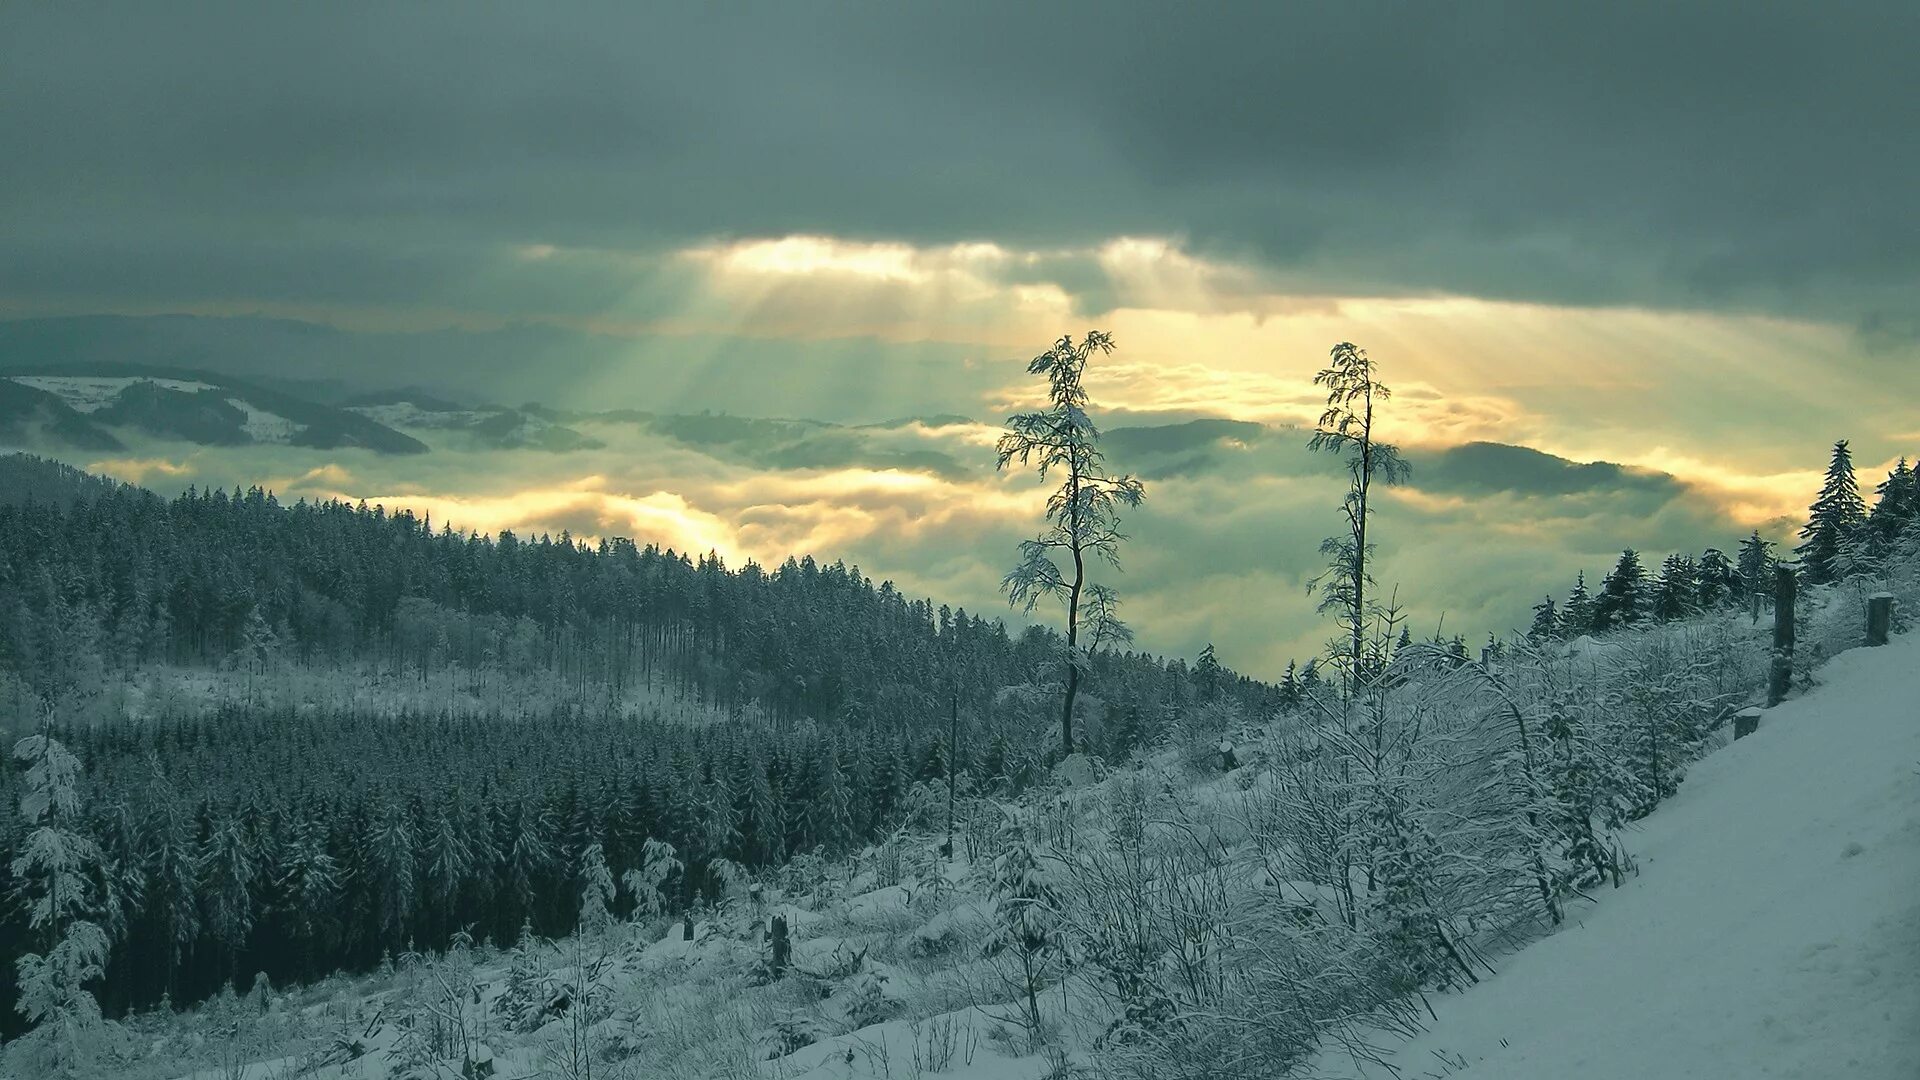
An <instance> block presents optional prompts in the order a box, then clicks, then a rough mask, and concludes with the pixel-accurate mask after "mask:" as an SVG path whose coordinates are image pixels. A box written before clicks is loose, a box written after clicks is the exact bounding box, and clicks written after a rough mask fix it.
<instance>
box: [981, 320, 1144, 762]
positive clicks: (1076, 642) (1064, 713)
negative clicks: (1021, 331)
mask: <svg viewBox="0 0 1920 1080" xmlns="http://www.w3.org/2000/svg"><path fill="white" fill-rule="evenodd" d="M1112 351H1113V337H1112V335H1110V334H1107V333H1105V332H1103V331H1099V330H1089V331H1088V332H1087V334H1086V336H1085V337H1083V338H1081V339H1080V341H1079V342H1078V343H1075V341H1074V340H1073V338H1072V336H1071V335H1068V336H1064V337H1062V338H1061V339H1060V340H1058V341H1056V342H1054V344H1053V347H1052V348H1051V349H1048V350H1047V351H1046V352H1043V353H1041V354H1040V355H1039V356H1036V357H1034V358H1033V361H1032V362H1031V363H1029V364H1028V365H1027V372H1028V373H1029V374H1032V375H1044V376H1046V378H1047V385H1048V393H1047V400H1048V407H1047V408H1046V409H1044V410H1041V411H1038V412H1029V413H1020V414H1018V415H1016V416H1010V417H1008V418H1007V430H1006V432H1005V433H1004V434H1002V435H1001V436H1000V441H999V444H998V446H997V447H996V448H995V452H996V455H997V457H998V467H999V468H1001V469H1004V468H1006V467H1007V466H1008V465H1010V464H1012V463H1014V462H1016V461H1017V462H1019V463H1020V464H1021V465H1022V466H1028V465H1031V466H1034V467H1035V468H1037V469H1038V471H1039V473H1040V479H1041V480H1042V481H1043V482H1044V481H1045V480H1046V478H1047V476H1048V474H1049V473H1053V474H1056V475H1059V476H1061V478H1062V480H1061V484H1060V488H1059V490H1057V491H1055V492H1054V493H1053V494H1052V495H1051V496H1049V497H1048V499H1047V506H1046V519H1047V527H1046V528H1045V529H1043V530H1042V531H1041V533H1040V535H1038V536H1036V537H1034V538H1033V539H1031V540H1024V541H1021V544H1020V564H1019V565H1018V566H1016V567H1014V569H1013V570H1012V571H1011V572H1009V573H1008V574H1007V576H1006V578H1005V579H1004V580H1003V581H1002V582H1001V586H1002V588H1003V589H1004V591H1005V592H1006V594H1007V599H1008V600H1009V601H1010V602H1011V603H1013V604H1014V605H1015V606H1018V607H1021V608H1023V609H1024V610H1026V611H1029V612H1031V611H1032V610H1033V609H1034V606H1035V605H1036V604H1038V603H1039V602H1040V601H1041V600H1042V599H1052V600H1058V601H1059V602H1060V603H1061V604H1062V606H1063V607H1065V609H1066V620H1067V641H1066V646H1067V656H1066V693H1065V697H1064V701H1063V702H1062V705H1061V712H1060V754H1061V756H1062V757H1065V756H1067V755H1070V754H1072V753H1073V752H1074V749H1075V745H1074V739H1073V701H1074V698H1075V696H1076V695H1077V694H1078V693H1079V689H1080V677H1081V674H1082V671H1083V669H1084V668H1085V667H1086V663H1087V661H1086V657H1085V656H1084V655H1083V654H1082V652H1083V650H1082V646H1081V643H1080V635H1081V629H1082V627H1081V623H1082V618H1081V616H1082V611H1081V603H1082V600H1083V599H1084V598H1085V593H1086V591H1087V570H1088V567H1087V562H1088V560H1089V559H1090V558H1099V559H1101V560H1103V561H1105V562H1106V563H1107V564H1108V565H1109V566H1111V567H1112V568H1113V569H1115V570H1118V569H1119V568H1120V556H1119V547H1120V543H1121V541H1123V540H1125V539H1126V535H1125V534H1124V533H1122V532H1121V531H1120V512H1121V511H1122V510H1123V509H1129V508H1132V507H1137V506H1139V505H1140V502H1141V500H1142V499H1143V498H1145V496H1146V486H1145V485H1144V484H1142V483H1141V482H1140V481H1139V480H1137V479H1135V478H1134V477H1132V476H1114V475H1113V474H1111V473H1110V472H1108V471H1107V467H1106V455H1105V454H1104V453H1103V452H1101V450H1100V430H1099V428H1098V427H1096V426H1095V425H1094V422H1093V420H1092V418H1091V417H1089V416H1088V415H1087V392H1086V388H1085V385H1084V381H1083V380H1084V377H1085V375H1086V370H1087V362H1088V361H1089V360H1091V359H1092V358H1093V356H1094V354H1095V353H1099V354H1103V355H1104V354H1106V353H1110V352H1112ZM1061 560H1065V561H1066V562H1067V564H1068V565H1069V567H1070V572H1065V573H1063V572H1062V570H1061ZM1100 599H1101V603H1100V605H1099V607H1100V612H1099V614H1100V616H1101V618H1100V620H1099V624H1098V625H1095V626H1093V627H1092V629H1093V631H1094V633H1093V634H1092V635H1091V636H1092V638H1093V640H1094V642H1095V644H1096V646H1097V644H1098V643H1099V642H1100V639H1101V638H1103V637H1106V636H1109V635H1112V636H1115V637H1118V636H1120V634H1121V633H1122V631H1121V630H1120V628H1119V624H1118V621H1117V620H1116V619H1115V618H1114V617H1113V609H1114V606H1115V604H1114V600H1113V595H1112V593H1111V591H1106V592H1103V593H1102V595H1101V597H1100ZM1086 651H1091V650H1086Z"/></svg>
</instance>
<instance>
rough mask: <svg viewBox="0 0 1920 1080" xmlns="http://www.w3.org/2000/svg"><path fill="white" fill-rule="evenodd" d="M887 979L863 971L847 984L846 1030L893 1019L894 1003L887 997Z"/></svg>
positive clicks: (877, 974) (883, 976)
mask: <svg viewBox="0 0 1920 1080" xmlns="http://www.w3.org/2000/svg"><path fill="white" fill-rule="evenodd" d="M886 982H887V977H886V976H885V975H883V974H881V973H880V972H877V971H864V972H861V973H860V974H859V975H857V976H855V977H854V978H853V979H852V980H851V981H849V982H848V983H847V991H846V1001H845V1008H846V1014H847V1030H848V1031H858V1030H860V1029H861V1028H863V1027H870V1026H872V1025H874V1024H879V1023H884V1022H885V1021H887V1020H890V1019H892V1018H893V1014H894V1011H895V1008H894V1002H893V1000H892V999H891V998H889V997H887V992H886Z"/></svg>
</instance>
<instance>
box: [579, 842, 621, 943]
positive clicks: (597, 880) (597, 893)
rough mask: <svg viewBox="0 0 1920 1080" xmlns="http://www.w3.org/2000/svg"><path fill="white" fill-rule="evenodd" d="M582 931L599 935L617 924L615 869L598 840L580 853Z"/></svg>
mask: <svg viewBox="0 0 1920 1080" xmlns="http://www.w3.org/2000/svg"><path fill="white" fill-rule="evenodd" d="M580 881H581V889H580V931H581V932H582V933H587V934H597V933H601V932H603V931H605V930H607V929H608V928H609V927H611V926H612V925H613V901H614V886H613V871H612V870H609V869H607V854H606V851H605V849H603V848H602V847H601V846H600V841H598V840H595V841H593V842H592V843H590V844H588V845H587V849H586V851H584V852H582V853H581V855H580Z"/></svg>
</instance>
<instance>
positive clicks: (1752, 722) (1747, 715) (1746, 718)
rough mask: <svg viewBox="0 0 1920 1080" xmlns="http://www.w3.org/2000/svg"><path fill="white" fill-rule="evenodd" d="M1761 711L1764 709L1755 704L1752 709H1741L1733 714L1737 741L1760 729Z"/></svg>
mask: <svg viewBox="0 0 1920 1080" xmlns="http://www.w3.org/2000/svg"><path fill="white" fill-rule="evenodd" d="M1761 712H1762V710H1761V709H1760V708H1759V707H1758V706H1755V707H1753V708H1750V709H1741V710H1740V711H1739V712H1737V713H1734V714H1733V737H1734V739H1735V740H1736V741H1737V740H1740V739H1744V738H1746V737H1747V736H1749V735H1751V734H1753V733H1754V732H1756V731H1758V730H1760V713H1761Z"/></svg>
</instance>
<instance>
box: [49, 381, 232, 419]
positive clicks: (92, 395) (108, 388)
mask: <svg viewBox="0 0 1920 1080" xmlns="http://www.w3.org/2000/svg"><path fill="white" fill-rule="evenodd" d="M11 378H12V380H13V381H14V382H17V383H19V384H20V385H22V386H31V387H33V388H34V389H35V390H44V391H46V392H47V393H49V394H52V395H53V396H55V397H57V398H59V399H60V400H62V401H64V402H66V403H67V405H68V406H69V407H71V408H72V409H73V410H74V411H75V412H83V413H90V412H98V411H99V410H101V409H104V408H106V407H107V406H109V405H111V404H113V399H114V398H116V397H118V396H119V395H120V391H122V390H125V389H126V388H127V387H129V386H132V385H133V384H134V383H152V384H154V385H155V386H158V387H160V388H161V389H163V390H175V391H178V392H180V393H182V394H197V393H199V392H200V391H202V390H212V389H214V387H212V386H210V385H208V384H207V383H203V382H193V381H191V380H188V379H156V378H151V377H149V376H145V375H141V376H95V375H14V376H11ZM236 404H237V403H236Z"/></svg>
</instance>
